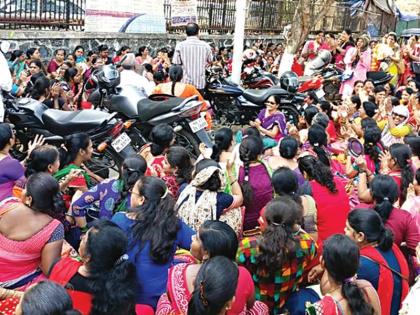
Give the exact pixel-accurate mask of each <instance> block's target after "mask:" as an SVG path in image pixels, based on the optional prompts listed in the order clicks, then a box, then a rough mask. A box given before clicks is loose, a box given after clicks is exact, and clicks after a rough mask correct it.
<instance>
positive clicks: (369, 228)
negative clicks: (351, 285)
mask: <svg viewBox="0 0 420 315" xmlns="http://www.w3.org/2000/svg"><path fill="white" fill-rule="evenodd" d="M345 234H346V235H347V236H348V237H350V238H351V239H352V240H354V241H355V242H356V244H357V246H358V247H359V248H360V255H361V256H360V265H359V270H358V271H357V277H358V279H364V280H367V281H369V282H370V283H371V284H372V285H373V287H374V288H375V289H376V291H377V292H378V295H379V300H380V302H381V312H382V314H390V315H397V314H398V310H399V309H400V305H401V303H402V301H403V300H404V298H405V297H406V296H407V294H408V289H409V285H408V277H409V270H408V265H407V261H406V259H405V258H404V255H403V254H402V253H401V251H400V250H399V248H398V246H397V245H395V244H394V243H393V238H392V233H391V231H390V230H388V229H386V228H385V227H384V225H383V223H382V220H381V217H380V216H379V214H378V213H376V211H371V210H368V209H355V210H353V211H352V212H350V213H349V216H348V219H347V223H346V228H345Z"/></svg>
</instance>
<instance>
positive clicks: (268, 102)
mask: <svg viewBox="0 0 420 315" xmlns="http://www.w3.org/2000/svg"><path fill="white" fill-rule="evenodd" d="M265 103H266V104H270V105H277V103H276V102H270V101H267V102H265Z"/></svg>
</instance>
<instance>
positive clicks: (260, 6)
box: [164, 0, 395, 34]
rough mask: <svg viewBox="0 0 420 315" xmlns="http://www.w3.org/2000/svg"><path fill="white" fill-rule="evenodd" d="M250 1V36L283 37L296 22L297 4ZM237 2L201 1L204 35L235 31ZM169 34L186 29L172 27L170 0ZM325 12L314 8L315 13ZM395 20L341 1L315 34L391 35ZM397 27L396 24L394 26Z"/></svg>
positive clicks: (199, 11) (167, 11) (199, 10)
mask: <svg viewBox="0 0 420 315" xmlns="http://www.w3.org/2000/svg"><path fill="white" fill-rule="evenodd" d="M243 1H247V16H246V22H245V23H246V24H245V30H246V32H247V33H250V34H258V33H264V34H270V33H271V34H279V33H282V32H283V30H284V27H285V26H286V25H288V24H291V23H292V21H293V17H294V13H295V9H296V5H297V1H296V0H243ZM235 2H236V1H235V0H197V14H198V24H199V25H200V28H201V30H202V31H203V32H206V33H210V34H211V33H213V34H225V33H229V32H232V31H233V30H234V28H235ZM164 6H165V7H164V11H165V18H166V22H167V30H168V31H169V32H180V31H181V30H182V29H183V28H180V27H172V26H171V23H170V21H171V4H170V0H165V2H164ZM320 9H324V7H323V6H321V5H316V4H312V7H311V11H312V12H317V11H319V10H320ZM389 19H392V17H391V16H390V15H388V14H386V13H385V12H383V11H382V12H380V13H378V12H372V11H369V12H368V11H363V10H361V9H358V10H352V9H351V8H350V6H349V5H348V1H347V0H337V1H336V2H335V5H333V6H331V7H330V8H329V9H328V12H327V14H326V15H325V17H324V19H323V20H322V21H314V24H313V30H321V29H322V30H325V31H328V32H341V31H342V30H343V29H345V28H351V29H352V30H353V31H354V32H362V31H366V29H367V28H369V27H370V26H374V27H377V28H378V29H377V31H378V33H379V34H383V33H384V32H386V31H389V28H390V27H389V26H388V25H387V24H386V22H389V21H388V20H389ZM393 26H394V27H395V23H394V24H393Z"/></svg>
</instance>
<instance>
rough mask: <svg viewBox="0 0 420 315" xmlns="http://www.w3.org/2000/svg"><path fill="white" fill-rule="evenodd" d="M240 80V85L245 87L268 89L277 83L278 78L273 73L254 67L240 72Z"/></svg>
mask: <svg viewBox="0 0 420 315" xmlns="http://www.w3.org/2000/svg"><path fill="white" fill-rule="evenodd" d="M241 80H242V86H243V87H244V88H246V89H268V88H270V87H272V86H275V85H278V79H277V78H276V76H275V75H273V74H272V73H269V72H265V71H262V70H260V69H257V68H255V67H254V68H252V69H250V70H247V71H244V72H242V74H241Z"/></svg>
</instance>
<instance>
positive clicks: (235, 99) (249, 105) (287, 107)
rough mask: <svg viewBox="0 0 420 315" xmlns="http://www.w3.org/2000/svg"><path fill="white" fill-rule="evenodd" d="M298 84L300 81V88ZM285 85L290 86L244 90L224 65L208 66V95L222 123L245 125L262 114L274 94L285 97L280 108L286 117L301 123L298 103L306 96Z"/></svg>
mask: <svg viewBox="0 0 420 315" xmlns="http://www.w3.org/2000/svg"><path fill="white" fill-rule="evenodd" d="M280 82H281V79H280ZM297 84H298V83H297V80H296V87H297ZM284 87H286V89H284V88H283V86H282V87H278V86H273V87H270V88H267V89H244V88H242V87H241V86H239V85H237V84H235V83H233V82H231V81H230V80H229V79H227V78H225V77H224V76H223V72H222V70H221V68H219V67H211V68H209V69H207V85H206V89H205V98H206V99H207V100H209V102H210V105H211V107H212V109H213V112H214V115H215V118H216V120H217V122H218V123H220V124H222V125H225V126H231V125H241V126H243V125H247V124H248V123H249V121H251V120H254V119H255V118H256V117H257V116H258V113H259V112H260V111H261V110H262V109H263V108H264V106H265V104H264V103H265V101H266V100H267V99H268V98H269V97H270V96H275V95H276V96H279V97H280V99H281V103H280V111H281V112H283V113H284V115H285V116H286V120H287V121H288V122H290V123H293V124H297V122H298V119H299V112H298V111H297V109H296V105H297V104H298V102H301V101H302V100H303V99H302V98H301V97H296V95H295V94H294V93H293V91H292V90H291V89H290V88H291V87H289V86H284Z"/></svg>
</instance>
